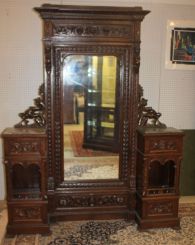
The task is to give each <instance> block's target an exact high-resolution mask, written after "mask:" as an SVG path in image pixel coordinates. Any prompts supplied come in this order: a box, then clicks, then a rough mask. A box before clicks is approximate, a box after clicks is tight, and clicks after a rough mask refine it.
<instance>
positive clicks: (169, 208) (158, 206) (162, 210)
mask: <svg viewBox="0 0 195 245" xmlns="http://www.w3.org/2000/svg"><path fill="white" fill-rule="evenodd" d="M173 211H174V203H173V202H171V201H168V202H166V201H162V202H153V203H150V204H149V205H148V216H152V215H159V214H165V215H167V214H173Z"/></svg>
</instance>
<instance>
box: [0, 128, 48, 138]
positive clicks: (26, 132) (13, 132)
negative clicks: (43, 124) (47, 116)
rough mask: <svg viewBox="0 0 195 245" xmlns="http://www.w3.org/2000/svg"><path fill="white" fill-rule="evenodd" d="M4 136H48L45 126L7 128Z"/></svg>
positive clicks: (3, 133)
mask: <svg viewBox="0 0 195 245" xmlns="http://www.w3.org/2000/svg"><path fill="white" fill-rule="evenodd" d="M1 136H2V137H17V136H26V137H29V136H30V137H37V136H40V137H46V129H45V128H6V129H4V130H3V132H2V134H1Z"/></svg>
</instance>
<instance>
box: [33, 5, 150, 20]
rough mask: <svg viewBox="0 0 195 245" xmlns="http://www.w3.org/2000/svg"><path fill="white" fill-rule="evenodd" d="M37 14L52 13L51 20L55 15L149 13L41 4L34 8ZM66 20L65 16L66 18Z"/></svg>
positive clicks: (103, 7) (145, 11)
mask: <svg viewBox="0 0 195 245" xmlns="http://www.w3.org/2000/svg"><path fill="white" fill-rule="evenodd" d="M34 9H35V11H37V12H39V13H42V14H44V13H52V18H55V14H60V13H61V14H65V13H67V14H68V13H71V14H73V13H75V14H85V13H86V14H92V15H93V14H107V15H109V14H110V15H132V14H138V15H146V14H148V13H149V12H150V11H148V10H143V9H142V7H137V6H136V7H119V6H84V5H82V6H80V5H55V4H43V5H42V6H41V7H36V8H34ZM66 18H67V16H66Z"/></svg>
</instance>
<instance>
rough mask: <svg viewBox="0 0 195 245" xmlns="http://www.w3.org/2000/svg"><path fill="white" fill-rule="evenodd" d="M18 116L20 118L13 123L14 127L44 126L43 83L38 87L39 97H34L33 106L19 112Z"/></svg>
mask: <svg viewBox="0 0 195 245" xmlns="http://www.w3.org/2000/svg"><path fill="white" fill-rule="evenodd" d="M19 117H21V119H22V120H21V121H20V122H19V123H18V124H16V125H15V127H16V128H22V127H27V128H43V127H45V126H46V115H45V86H44V84H41V86H40V87H39V97H37V98H35V99H34V106H30V107H29V108H28V109H27V110H25V111H24V112H22V113H19Z"/></svg>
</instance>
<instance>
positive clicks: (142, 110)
mask: <svg viewBox="0 0 195 245" xmlns="http://www.w3.org/2000/svg"><path fill="white" fill-rule="evenodd" d="M138 89H139V90H138V126H141V127H153V128H155V127H159V128H166V125H165V124H164V123H161V122H160V121H159V118H160V117H161V113H159V112H156V111H155V110H154V109H153V108H152V107H149V106H147V104H148V100H146V99H145V98H144V97H143V88H142V87H141V85H139V88H138Z"/></svg>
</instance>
